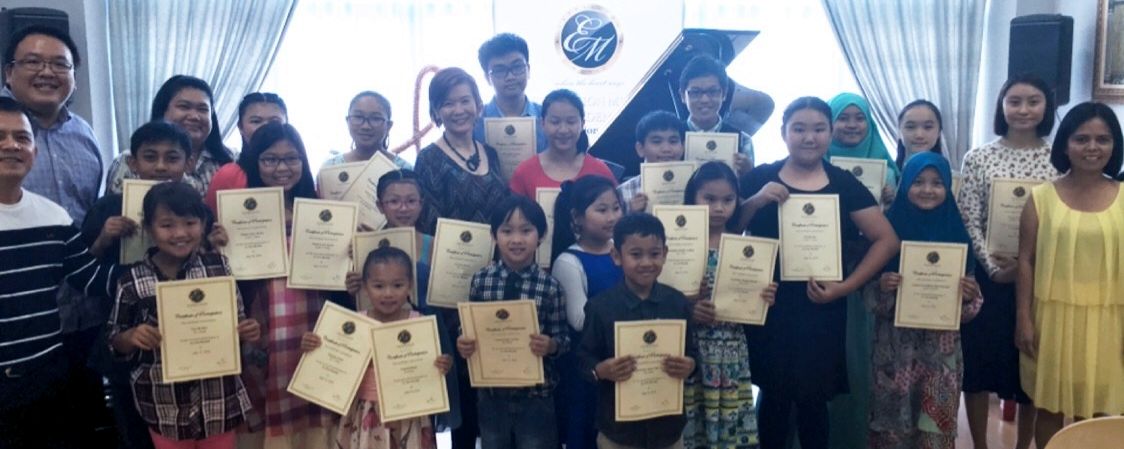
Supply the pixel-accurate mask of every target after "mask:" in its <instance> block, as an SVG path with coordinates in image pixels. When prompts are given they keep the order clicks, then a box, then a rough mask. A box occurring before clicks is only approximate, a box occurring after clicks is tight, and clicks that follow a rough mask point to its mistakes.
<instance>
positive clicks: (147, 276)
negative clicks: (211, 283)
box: [109, 249, 250, 440]
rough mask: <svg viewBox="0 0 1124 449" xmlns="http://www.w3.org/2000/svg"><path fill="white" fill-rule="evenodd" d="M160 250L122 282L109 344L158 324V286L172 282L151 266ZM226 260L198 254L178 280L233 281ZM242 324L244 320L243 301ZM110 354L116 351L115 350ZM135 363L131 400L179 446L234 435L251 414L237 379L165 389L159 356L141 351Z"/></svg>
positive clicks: (134, 356)
mask: <svg viewBox="0 0 1124 449" xmlns="http://www.w3.org/2000/svg"><path fill="white" fill-rule="evenodd" d="M155 252H156V250H155V249H151V250H149V252H148V254H147V255H145V258H144V259H143V260H142V261H141V262H140V263H137V264H135V265H133V267H132V268H130V269H129V271H128V272H126V273H125V275H124V276H122V278H121V281H120V283H119V286H120V288H119V289H118V292H117V304H116V305H114V307H113V312H112V313H111V314H110V316H109V340H110V341H111V342H112V341H113V338H114V337H116V336H117V335H118V334H120V333H122V332H125V331H127V330H129V329H132V328H134V327H136V326H137V325H140V324H150V325H153V326H157V325H158V324H159V320H158V317H157V316H156V283H157V282H161V281H168V280H170V279H166V278H164V276H163V274H161V273H160V270H159V269H158V268H157V267H156V265H155V264H154V263H153V262H152V255H153V254H155ZM230 275H231V272H230V267H229V266H228V265H227V262H226V258H225V257H223V256H222V255H219V254H213V253H196V254H195V255H193V256H191V257H190V258H188V260H187V261H186V262H184V264H183V266H182V267H180V270H179V273H178V274H176V279H177V280H178V279H201V278H209V277H218V276H230ZM238 318H239V319H243V318H245V311H244V310H243V309H242V298H241V295H239V297H238ZM110 350H113V348H112V345H111V346H110ZM128 360H129V361H131V362H134V363H136V365H135V367H134V368H133V372H132V374H131V377H132V382H131V383H132V387H133V396H134V398H135V400H136V406H137V411H138V412H140V416H141V418H144V420H145V422H147V423H148V425H149V426H151V427H153V428H155V429H156V432H157V433H159V434H160V435H162V436H165V437H168V438H174V439H176V440H199V439H204V438H208V437H212V436H215V435H219V434H222V433H225V432H230V431H232V430H235V429H236V428H237V427H238V426H239V425H240V424H242V421H243V419H244V418H243V417H244V416H245V414H246V412H247V411H249V409H250V398H249V396H247V394H246V390H245V388H243V386H242V380H241V379H239V377H238V376H223V377H214V378H210V379H203V380H195V381H190V382H176V383H164V382H163V378H162V375H161V366H160V364H161V361H160V351H159V350H154V351H137V352H136V353H134V354H132V355H130V356H128Z"/></svg>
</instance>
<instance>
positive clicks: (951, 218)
mask: <svg viewBox="0 0 1124 449" xmlns="http://www.w3.org/2000/svg"><path fill="white" fill-rule="evenodd" d="M927 168H932V169H934V170H936V171H937V174H939V175H940V177H941V182H942V183H944V185H945V186H946V193H945V197H944V202H943V203H941V205H939V206H937V207H936V208H935V209H932V210H921V209H920V208H918V207H917V206H914V205H913V203H912V202H910V201H909V187H910V186H911V185H913V181H914V180H916V179H917V176H918V175H920V174H921V172H923V171H925V169H927ZM903 171H904V172H905V174H904V175H902V182H901V185H899V186H898V195H897V196H896V197H894V202H893V204H891V205H890V209H889V210H887V211H886V219H887V220H889V222H890V225H891V226H893V227H894V232H895V233H897V234H898V238H900V239H902V240H914V241H923V242H943V243H964V244H967V245H968V269H967V272H968V273H971V272H972V271H973V270H975V265H976V258H975V257H974V256H972V254H974V253H973V252H972V239H971V238H969V237H968V230H967V229H965V228H964V220H963V219H962V218H961V217H960V208H959V207H957V205H956V199H954V198H953V197H952V191H951V190H952V189H951V187H949V186H951V185H952V170H951V168H949V165H948V160H946V159H945V158H944V157H943V156H941V155H939V154H937V153H931V152H924V153H917V154H915V155H913V156H912V157H910V158H909V161H908V162H906V164H905V168H904V169H903ZM886 269H887V270H888V271H897V270H898V257H897V256H895V257H894V259H893V260H891V261H890V263H889V264H887V265H886Z"/></svg>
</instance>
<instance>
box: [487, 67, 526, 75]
mask: <svg viewBox="0 0 1124 449" xmlns="http://www.w3.org/2000/svg"><path fill="white" fill-rule="evenodd" d="M527 67H528V66H527V64H517V65H513V66H511V67H508V66H503V65H497V66H495V67H492V69H491V70H488V76H491V77H493V78H507V75H508V74H511V75H515V76H523V75H526V74H527Z"/></svg>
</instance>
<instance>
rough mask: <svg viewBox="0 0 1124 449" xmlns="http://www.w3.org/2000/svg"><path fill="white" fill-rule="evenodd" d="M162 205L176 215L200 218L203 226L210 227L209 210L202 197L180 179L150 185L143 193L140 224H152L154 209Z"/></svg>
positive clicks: (154, 214) (154, 215)
mask: <svg viewBox="0 0 1124 449" xmlns="http://www.w3.org/2000/svg"><path fill="white" fill-rule="evenodd" d="M161 206H163V207H164V208H165V209H168V210H169V211H171V212H172V213H173V214H176V216H178V217H194V218H198V219H199V220H201V221H202V222H203V224H204V227H205V228H208V227H210V226H209V222H210V220H211V210H210V209H208V208H207V205H206V204H204V203H203V197H202V196H200V195H199V192H198V191H197V190H195V188H194V187H191V186H189V185H187V184H186V183H183V182H181V181H168V182H161V183H159V184H156V185H154V186H152V188H151V189H149V190H148V193H146V194H145V195H144V200H143V201H142V202H141V210H142V211H143V213H144V217H143V218H141V222H142V223H141V224H143V225H144V226H146V227H147V226H152V220H153V219H154V218H155V217H156V210H157V209H159V208H160V207H161Z"/></svg>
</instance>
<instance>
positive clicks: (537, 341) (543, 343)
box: [531, 334, 558, 357]
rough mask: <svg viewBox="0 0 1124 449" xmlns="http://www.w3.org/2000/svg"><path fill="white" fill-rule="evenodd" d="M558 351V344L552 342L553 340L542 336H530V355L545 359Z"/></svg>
mask: <svg viewBox="0 0 1124 449" xmlns="http://www.w3.org/2000/svg"><path fill="white" fill-rule="evenodd" d="M556 349H558V344H557V343H555V342H554V339H553V338H550V336H548V335H543V334H531V353H532V354H534V355H535V356H536V357H546V356H548V355H550V354H554V351H555V350H556Z"/></svg>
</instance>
